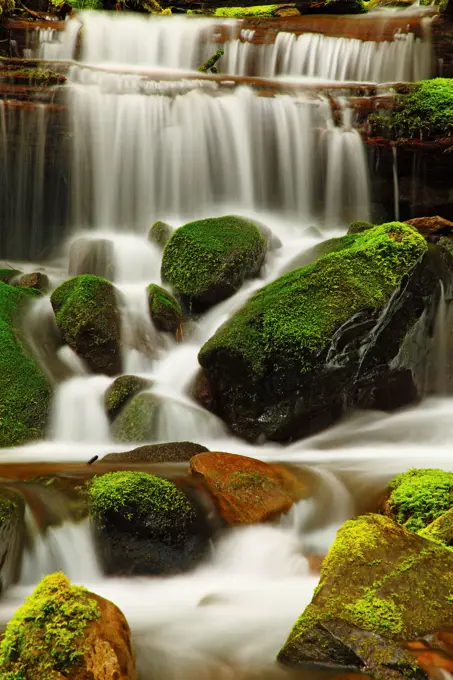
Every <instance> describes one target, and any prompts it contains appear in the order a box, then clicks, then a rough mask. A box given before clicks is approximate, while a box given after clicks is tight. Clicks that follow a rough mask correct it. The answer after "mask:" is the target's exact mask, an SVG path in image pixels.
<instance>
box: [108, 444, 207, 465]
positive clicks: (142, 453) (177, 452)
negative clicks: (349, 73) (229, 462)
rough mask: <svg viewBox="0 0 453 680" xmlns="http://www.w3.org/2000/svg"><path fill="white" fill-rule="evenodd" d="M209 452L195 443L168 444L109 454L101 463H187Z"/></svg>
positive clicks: (150, 445) (151, 445)
mask: <svg viewBox="0 0 453 680" xmlns="http://www.w3.org/2000/svg"><path fill="white" fill-rule="evenodd" d="M205 451H208V449H207V448H206V447H205V446H202V445H201V444H194V443H193V442H166V443H165V444H149V445H148V446H139V447H138V448H137V449H133V450H132V451H122V452H121V453H108V454H107V455H106V456H104V457H103V458H102V459H101V461H100V462H101V463H187V462H188V461H189V460H190V459H191V458H192V456H195V455H196V454H197V453H203V452H205Z"/></svg>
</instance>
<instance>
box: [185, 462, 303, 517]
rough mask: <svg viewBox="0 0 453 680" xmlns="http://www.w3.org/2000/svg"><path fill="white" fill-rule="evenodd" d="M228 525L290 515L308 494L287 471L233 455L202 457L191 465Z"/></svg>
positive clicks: (276, 466)
mask: <svg viewBox="0 0 453 680" xmlns="http://www.w3.org/2000/svg"><path fill="white" fill-rule="evenodd" d="M190 467H191V469H192V472H193V473H195V474H199V475H202V477H203V479H204V482H205V484H206V486H207V488H208V489H209V491H210V492H211V493H212V495H213V496H214V497H215V498H216V500H217V503H218V505H219V511H220V514H221V516H222V517H223V519H224V520H225V521H226V522H228V524H253V523H255V522H265V521H266V520H269V519H272V518H273V517H275V516H276V515H278V514H280V513H284V512H288V510H289V509H290V508H291V506H292V505H293V503H294V502H295V501H298V500H300V499H301V498H302V497H303V496H304V495H305V493H306V488H305V486H304V485H303V484H302V483H301V482H300V481H299V480H298V479H296V477H294V476H293V475H292V474H291V473H290V472H288V470H286V468H284V467H283V466H280V465H269V464H268V463H263V462H262V461H260V460H255V459H254V458H247V457H246V456H239V455H236V454H233V453H199V454H198V455H196V456H194V457H193V458H192V459H191V461H190Z"/></svg>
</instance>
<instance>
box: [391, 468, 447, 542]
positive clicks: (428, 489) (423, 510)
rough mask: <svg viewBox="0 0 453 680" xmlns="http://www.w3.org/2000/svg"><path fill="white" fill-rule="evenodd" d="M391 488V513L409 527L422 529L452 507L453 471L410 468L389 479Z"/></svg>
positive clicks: (410, 528)
mask: <svg viewBox="0 0 453 680" xmlns="http://www.w3.org/2000/svg"><path fill="white" fill-rule="evenodd" d="M388 491H389V497H388V501H387V507H388V510H389V513H390V515H391V517H392V518H393V519H394V520H395V521H396V522H398V523H399V524H401V525H402V526H404V527H405V528H406V529H408V530H409V531H420V529H423V528H424V527H426V525H427V524H430V523H431V522H433V521H434V520H435V519H437V518H438V517H440V516H441V515H443V513H444V512H446V511H447V510H449V509H450V508H451V507H453V473H452V472H444V470H437V469H434V468H432V469H430V468H428V469H413V470H408V471H407V472H403V473H402V474H400V475H398V476H397V477H395V479H393V480H392V481H391V482H390V484H389V485H388Z"/></svg>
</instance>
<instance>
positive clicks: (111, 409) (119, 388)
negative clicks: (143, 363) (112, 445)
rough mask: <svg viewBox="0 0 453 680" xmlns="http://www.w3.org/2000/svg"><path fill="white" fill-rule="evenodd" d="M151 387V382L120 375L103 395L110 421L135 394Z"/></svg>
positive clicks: (132, 376) (133, 376)
mask: <svg viewBox="0 0 453 680" xmlns="http://www.w3.org/2000/svg"><path fill="white" fill-rule="evenodd" d="M150 386H151V381H150V380H146V378H139V377H137V376H136V375H120V377H119V378H117V379H116V380H114V381H113V382H112V384H111V385H109V387H108V388H107V389H106V391H105V394H104V403H105V410H106V411H107V415H108V417H109V418H110V420H114V419H115V418H116V416H117V415H118V414H119V412H120V411H121V409H122V408H123V407H124V406H125V405H126V404H127V402H128V401H129V400H130V399H132V397H135V395H136V394H138V393H139V392H142V390H146V389H147V388H148V387H150Z"/></svg>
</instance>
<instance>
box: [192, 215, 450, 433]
mask: <svg viewBox="0 0 453 680" xmlns="http://www.w3.org/2000/svg"><path fill="white" fill-rule="evenodd" d="M322 245H323V248H322V249H321V256H320V257H318V259H317V260H316V261H315V262H314V263H312V264H309V265H307V266H305V267H302V268H300V269H296V270H294V271H292V272H289V273H288V274H285V275H284V276H282V277H281V278H279V279H277V280H276V281H274V282H273V283H271V284H269V285H267V286H265V287H264V288H262V289H261V290H260V291H258V293H256V294H255V295H254V296H253V297H252V298H251V299H250V300H249V301H248V302H247V303H246V304H245V306H244V307H243V308H242V309H241V310H239V311H238V312H237V313H236V314H235V315H234V316H233V317H232V318H231V319H229V320H228V321H227V322H226V323H224V324H223V325H222V326H221V327H220V328H219V329H218V331H217V332H216V333H215V335H214V336H213V337H212V338H211V339H210V340H208V342H207V343H206V344H205V345H204V346H203V347H202V348H201V350H200V353H199V362H200V364H201V366H202V367H203V369H204V376H205V377H204V381H205V382H206V381H207V383H208V384H209V389H208V388H205V391H206V392H208V393H209V394H210V395H211V399H210V403H211V404H212V408H213V410H214V412H215V413H216V414H217V415H219V416H220V417H221V418H222V419H223V420H224V421H225V422H226V423H227V424H228V426H229V427H230V428H231V429H232V430H233V432H235V433H236V434H238V435H239V436H242V437H244V438H246V439H248V440H251V441H253V440H256V439H257V438H258V437H260V436H264V437H266V438H268V439H272V440H276V441H288V440H293V439H297V438H300V437H302V436H306V435H309V434H312V433H315V432H317V431H319V430H321V429H323V428H325V427H327V426H329V425H331V424H332V423H333V422H334V421H335V420H336V419H337V418H338V417H339V416H340V415H341V414H342V413H344V411H345V410H347V409H358V408H362V409H363V408H370V409H378V410H391V409H396V408H399V407H401V406H403V405H405V404H408V403H412V402H414V401H415V400H417V399H419V398H421V397H422V396H423V395H424V394H425V393H426V390H427V384H426V365H427V361H428V357H429V352H430V351H431V349H430V348H431V336H432V335H433V328H434V320H435V311H436V309H437V303H438V300H439V294H440V284H439V281H440V280H442V282H443V283H444V286H445V289H447V287H448V286H449V285H450V282H451V278H452V272H453V259H452V257H451V255H450V254H449V253H448V252H446V251H445V250H444V249H441V248H437V247H435V246H429V247H428V246H427V244H426V241H425V240H424V239H423V238H422V237H421V235H420V234H418V233H417V232H416V231H414V230H413V229H412V228H411V227H409V226H408V225H405V224H401V223H390V224H386V225H381V226H378V227H374V228H373V229H370V230H368V231H365V232H363V233H359V234H352V235H348V236H345V237H342V238H340V239H331V240H330V241H327V242H326V243H325V244H322ZM390 299H391V304H387V303H388V302H389V300H390ZM383 310H385V313H384V315H382V312H383ZM200 380H201V379H200Z"/></svg>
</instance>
